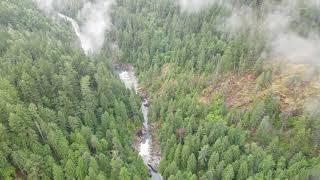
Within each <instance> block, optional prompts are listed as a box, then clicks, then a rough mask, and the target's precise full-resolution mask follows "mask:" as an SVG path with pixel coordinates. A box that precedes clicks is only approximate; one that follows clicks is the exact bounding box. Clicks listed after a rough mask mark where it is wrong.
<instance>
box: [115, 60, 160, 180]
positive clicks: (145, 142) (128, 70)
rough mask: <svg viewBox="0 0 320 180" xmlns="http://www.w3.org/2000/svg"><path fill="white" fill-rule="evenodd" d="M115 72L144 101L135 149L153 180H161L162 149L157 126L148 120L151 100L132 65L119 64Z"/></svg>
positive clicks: (136, 134) (135, 139)
mask: <svg viewBox="0 0 320 180" xmlns="http://www.w3.org/2000/svg"><path fill="white" fill-rule="evenodd" d="M115 70H116V72H117V73H118V75H119V77H120V79H121V81H122V82H123V83H124V85H125V86H126V87H127V88H128V89H130V90H132V91H135V93H136V94H138V95H139V96H140V97H141V99H142V103H141V111H142V114H143V127H142V128H140V129H139V130H137V132H136V133H135V138H134V144H133V147H134V148H135V149H136V150H137V151H138V152H139V155H140V156H141V157H142V159H143V161H144V163H145V164H146V166H147V167H148V169H149V172H150V175H151V177H152V180H161V179H162V178H161V175H160V174H159V173H158V172H157V167H158V165H159V162H160V158H161V153H160V147H159V145H158V142H157V140H156V138H155V133H154V132H155V126H154V125H150V123H149V119H148V113H149V98H148V96H147V94H146V93H145V91H143V88H141V87H140V86H139V83H138V79H137V77H136V76H135V72H134V68H133V67H132V66H131V65H128V64H121V65H119V64H118V65H115Z"/></svg>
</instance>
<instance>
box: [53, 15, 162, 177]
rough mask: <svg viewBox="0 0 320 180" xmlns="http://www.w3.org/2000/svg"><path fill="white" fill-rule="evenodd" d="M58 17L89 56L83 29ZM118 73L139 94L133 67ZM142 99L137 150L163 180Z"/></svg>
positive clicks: (152, 172) (118, 70)
mask: <svg viewBox="0 0 320 180" xmlns="http://www.w3.org/2000/svg"><path fill="white" fill-rule="evenodd" d="M58 16H59V17H61V18H62V19H64V20H66V21H69V22H70V23H71V25H72V27H73V29H74V31H75V33H76V35H77V37H78V38H79V40H80V42H81V47H82V49H83V51H84V52H85V53H86V54H88V51H89V48H88V47H87V46H86V38H85V36H83V35H82V34H81V29H80V27H79V25H78V23H77V22H76V21H75V20H74V19H72V18H70V17H68V16H65V15H63V14H60V13H59V14H58ZM117 72H118V74H119V77H120V79H121V81H122V82H123V83H124V85H125V86H126V87H127V88H129V89H131V90H133V91H135V93H137V94H138V86H139V84H138V80H137V78H136V76H135V73H134V70H133V68H132V67H130V68H128V69H121V68H120V69H117ZM142 98H143V101H142V103H141V111H142V114H143V120H144V121H143V137H142V141H141V142H140V144H139V148H137V150H138V151H139V155H140V156H141V157H142V159H143V161H144V163H145V164H146V166H147V167H148V169H149V172H150V175H151V177H152V179H153V180H161V179H162V178H161V175H160V174H158V173H157V170H156V166H157V165H158V164H159V161H160V156H159V155H155V154H156V153H153V152H152V136H151V133H150V131H149V123H148V111H149V107H148V99H147V98H146V97H142Z"/></svg>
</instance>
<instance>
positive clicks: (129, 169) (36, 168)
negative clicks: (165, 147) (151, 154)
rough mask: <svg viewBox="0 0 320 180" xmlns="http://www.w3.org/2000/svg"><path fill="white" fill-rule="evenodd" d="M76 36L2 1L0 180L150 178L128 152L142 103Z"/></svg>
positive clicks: (23, 0) (17, 2) (19, 0)
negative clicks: (25, 178) (89, 54)
mask: <svg viewBox="0 0 320 180" xmlns="http://www.w3.org/2000/svg"><path fill="white" fill-rule="evenodd" d="M76 38H77V37H76V36H75V35H74V33H73V31H72V28H71V27H70V26H69V25H68V24H66V23H64V22H63V21H58V20H52V19H50V18H47V17H46V16H45V15H44V14H43V13H42V12H40V11H39V10H37V9H36V6H35V5H34V4H33V3H32V2H31V1H27V0H13V1H1V2H0V39H1V41H0V44H1V45H0V47H1V48H0V49H1V50H0V76H1V78H0V111H1V113H0V114H1V115H0V116H1V117H0V135H1V136H0V144H1V145H0V157H1V160H0V179H13V177H14V176H28V179H59V180H60V179H75V178H76V179H128V177H134V179H139V178H140V177H146V176H147V171H146V168H145V167H144V166H143V165H141V164H143V161H142V160H141V159H140V158H138V155H137V153H134V152H133V148H131V140H132V137H131V134H132V133H133V130H134V128H135V127H138V126H139V125H140V123H141V114H140V112H139V109H138V108H136V107H139V100H138V99H137V97H136V96H135V95H134V94H132V93H130V92H129V91H128V90H126V89H125V88H124V86H123V85H122V84H121V82H120V81H119V80H118V79H117V78H116V75H115V74H114V73H113V71H112V69H110V65H109V64H108V61H107V59H106V57H103V56H98V55H97V56H93V57H86V56H85V55H84V53H83V52H81V49H79V48H78V45H77V46H75V44H74V43H73V42H76V41H77V40H76ZM129 99H130V102H129ZM132 114H135V116H132Z"/></svg>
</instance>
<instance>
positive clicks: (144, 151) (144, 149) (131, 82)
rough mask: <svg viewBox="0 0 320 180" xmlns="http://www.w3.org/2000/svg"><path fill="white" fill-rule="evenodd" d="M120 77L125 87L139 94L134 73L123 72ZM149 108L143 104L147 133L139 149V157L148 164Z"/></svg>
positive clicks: (142, 109)
mask: <svg viewBox="0 0 320 180" xmlns="http://www.w3.org/2000/svg"><path fill="white" fill-rule="evenodd" d="M119 77H120V79H121V81H122V82H123V83H124V85H125V86H126V87H127V88H128V89H131V90H133V91H135V92H136V93H137V88H138V81H137V78H136V76H135V75H134V73H133V71H129V72H128V71H122V72H120V73H119ZM148 109H149V108H148V107H146V106H144V103H142V104H141V111H142V113H143V119H144V122H143V126H144V130H145V131H146V132H145V135H144V136H145V137H144V138H143V141H142V142H141V144H140V148H139V155H140V156H141V157H142V158H143V161H144V162H145V163H146V164H148V163H149V160H150V150H151V146H150V143H151V142H150V139H151V138H150V134H149V126H148Z"/></svg>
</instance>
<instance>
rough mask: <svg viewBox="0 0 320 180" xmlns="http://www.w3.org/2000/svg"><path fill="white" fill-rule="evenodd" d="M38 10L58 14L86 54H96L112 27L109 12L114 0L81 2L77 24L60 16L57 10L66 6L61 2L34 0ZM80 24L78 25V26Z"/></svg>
mask: <svg viewBox="0 0 320 180" xmlns="http://www.w3.org/2000/svg"><path fill="white" fill-rule="evenodd" d="M34 2H35V3H36V4H37V5H38V7H39V9H41V10H43V11H44V12H46V13H49V14H58V15H59V16H60V17H62V18H63V19H65V20H67V21H69V22H71V24H72V26H73V29H74V31H75V33H76V35H77V36H78V38H79V40H80V42H81V47H82V49H83V50H84V52H85V53H86V54H88V53H96V52H99V50H100V49H101V48H102V46H103V44H104V40H105V33H106V31H107V30H109V29H110V28H111V26H112V23H111V17H110V11H111V7H112V5H113V4H114V3H115V0H94V1H88V0H86V1H82V4H83V7H82V8H81V9H80V10H79V13H78V16H77V20H78V21H79V22H81V23H79V22H77V21H76V20H75V19H72V18H70V17H67V16H65V15H63V14H60V13H61V12H59V10H61V9H63V8H64V7H65V6H67V3H68V2H66V1H63V0H34ZM79 24H80V25H79Z"/></svg>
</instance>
